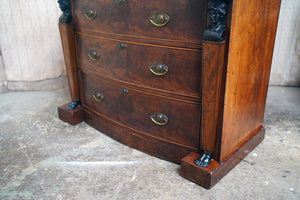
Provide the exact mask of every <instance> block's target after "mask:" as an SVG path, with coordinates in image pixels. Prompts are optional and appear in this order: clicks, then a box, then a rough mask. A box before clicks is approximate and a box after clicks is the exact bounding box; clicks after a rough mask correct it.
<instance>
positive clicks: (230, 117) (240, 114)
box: [221, 0, 281, 159]
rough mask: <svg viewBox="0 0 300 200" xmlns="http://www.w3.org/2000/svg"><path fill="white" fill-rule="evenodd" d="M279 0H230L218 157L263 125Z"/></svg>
mask: <svg viewBox="0 0 300 200" xmlns="http://www.w3.org/2000/svg"><path fill="white" fill-rule="evenodd" d="M280 2H281V1H280V0H265V1H261V0H249V1H238V0H235V1H234V2H233V8H232V21H231V31H230V43H229V54H228V67H227V78H226V88H225V106H224V120H223V130H222V131H223V133H222V135H223V138H222V145H221V159H224V158H225V157H226V156H227V155H229V154H230V153H231V152H232V151H233V150H234V149H235V148H236V147H237V146H238V145H239V144H240V143H241V142H243V141H244V140H245V138H248V136H249V134H250V133H251V132H252V131H253V130H255V129H257V128H259V127H261V126H262V123H263V117H264V110H265V101H266V95H267V89H268V81H269V74H270V67H271V61H272V52H273V46H274V40H275V34H276V28H277V20H278V14H279V8H280Z"/></svg>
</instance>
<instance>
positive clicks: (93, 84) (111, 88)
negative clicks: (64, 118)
mask: <svg viewBox="0 0 300 200" xmlns="http://www.w3.org/2000/svg"><path fill="white" fill-rule="evenodd" d="M81 80H82V82H81V85H82V105H83V106H86V107H89V108H91V109H92V110H94V111H96V112H97V113H99V114H101V115H103V116H106V117H107V118H109V119H111V120H113V121H117V122H120V123H123V124H125V125H127V126H129V127H132V128H134V129H137V130H140V131H142V132H144V133H145V134H150V135H153V136H155V137H158V138H162V139H165V140H166V141H170V142H175V143H179V144H181V145H185V146H189V147H194V148H197V147H198V141H199V139H198V137H199V131H200V128H199V126H200V114H199V113H200V110H201V107H200V105H197V104H189V103H184V102H179V101H176V100H169V99H165V98H159V97H156V96H152V95H148V94H144V93H140V92H138V91H135V90H133V89H128V93H127V94H124V93H123V92H122V91H121V89H122V88H123V87H122V85H119V84H118V83H117V82H114V81H111V82H107V81H106V80H104V79H100V78H99V77H95V76H91V75H85V74H84V73H82V77H81ZM126 89H127V88H126ZM95 93H96V94H97V93H101V94H102V95H103V97H104V100H103V101H102V102H97V101H95V100H94V99H93V94H95ZM156 112H159V113H162V114H165V115H166V116H167V117H168V118H169V122H168V123H167V124H166V125H164V126H159V125H156V124H155V123H153V122H152V121H151V119H150V116H151V115H152V114H153V113H156Z"/></svg>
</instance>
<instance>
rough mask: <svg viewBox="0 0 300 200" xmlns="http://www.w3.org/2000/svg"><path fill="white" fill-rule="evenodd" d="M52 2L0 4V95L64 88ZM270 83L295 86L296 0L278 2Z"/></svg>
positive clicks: (299, 0)
mask: <svg viewBox="0 0 300 200" xmlns="http://www.w3.org/2000/svg"><path fill="white" fill-rule="evenodd" d="M60 14H61V12H60V10H59V8H58V4H57V1H56V0H1V1H0V17H1V21H0V92H3V91H20V90H52V89H59V88H63V87H67V85H68V84H67V79H66V77H65V76H66V72H65V66H64V60H63V53H62V47H61V42H60V36H59V30H58V25H57V23H58V18H59V16H60ZM270 85H282V86H296V85H297V86H299V85H300V0H282V5H281V11H280V17H279V24H278V30H277V37H276V43H275V49H274V56H273V64H272V71H271V77H270Z"/></svg>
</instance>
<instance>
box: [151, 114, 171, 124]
mask: <svg viewBox="0 0 300 200" xmlns="http://www.w3.org/2000/svg"><path fill="white" fill-rule="evenodd" d="M151 120H152V121H153V122H154V123H155V124H157V125H159V126H163V125H166V124H167V123H168V117H167V116H166V115H164V114H162V113H153V114H152V115H151Z"/></svg>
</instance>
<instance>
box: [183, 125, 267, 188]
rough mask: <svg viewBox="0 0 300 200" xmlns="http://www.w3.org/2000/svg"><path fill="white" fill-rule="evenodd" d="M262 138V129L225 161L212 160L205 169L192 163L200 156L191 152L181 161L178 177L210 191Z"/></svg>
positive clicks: (263, 134) (263, 131) (263, 132)
mask: <svg viewBox="0 0 300 200" xmlns="http://www.w3.org/2000/svg"><path fill="white" fill-rule="evenodd" d="M264 137H265V129H264V128H263V129H262V130H261V131H260V132H258V133H257V134H255V135H254V136H252V137H250V138H249V139H248V140H247V141H245V142H244V143H243V144H242V145H241V146H240V147H239V148H238V149H237V150H236V151H234V152H233V153H232V154H231V155H230V156H229V157H228V158H227V159H226V160H225V161H223V162H221V163H219V162H217V161H215V160H212V161H211V162H210V164H209V165H208V166H207V167H205V168H202V167H199V166H197V165H196V164H195V163H194V162H195V160H196V159H197V158H199V157H200V154H197V153H193V152H192V153H190V154H188V155H187V156H186V157H184V158H183V159H182V160H181V171H180V175H181V176H182V177H184V178H186V179H188V180H191V181H193V182H195V183H197V184H199V185H201V186H202V187H204V188H206V189H210V188H212V187H213V186H214V185H215V184H216V183H218V182H219V181H220V180H221V179H222V178H223V177H224V176H225V175H226V174H227V173H228V172H229V171H230V170H231V169H233V168H234V167H235V166H236V165H237V164H238V163H239V162H240V161H241V160H242V159H244V158H245V157H246V156H247V155H248V154H249V153H250V152H251V151H252V150H253V149H254V148H255V147H256V146H257V145H258V144H259V143H260V142H261V141H262V140H263V139H264Z"/></svg>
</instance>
